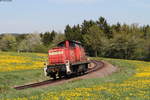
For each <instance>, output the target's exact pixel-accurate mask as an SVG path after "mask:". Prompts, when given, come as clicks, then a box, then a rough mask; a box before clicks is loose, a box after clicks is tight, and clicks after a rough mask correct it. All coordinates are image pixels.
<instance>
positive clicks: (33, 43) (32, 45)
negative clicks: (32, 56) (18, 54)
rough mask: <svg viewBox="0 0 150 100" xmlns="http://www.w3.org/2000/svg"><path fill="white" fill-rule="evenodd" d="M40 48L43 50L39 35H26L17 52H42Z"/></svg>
mask: <svg viewBox="0 0 150 100" xmlns="http://www.w3.org/2000/svg"><path fill="white" fill-rule="evenodd" d="M42 48H43V49H44V47H43V44H42V42H41V37H40V34H29V35H27V36H26V38H25V39H24V40H23V41H22V42H21V43H20V44H19V46H18V50H19V51H26V52H37V51H40V50H42ZM39 49H40V50H39Z"/></svg>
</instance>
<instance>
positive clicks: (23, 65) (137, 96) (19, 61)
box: [0, 52, 150, 100]
mask: <svg viewBox="0 0 150 100" xmlns="http://www.w3.org/2000/svg"><path fill="white" fill-rule="evenodd" d="M46 57H47V55H46V54H36V53H14V52H8V53H7V52H0V100H72V99H73V100H150V62H144V61H135V60H121V59H108V58H91V59H96V60H102V59H103V60H106V61H108V62H110V63H112V64H113V65H116V66H118V67H119V69H120V70H119V71H118V72H116V73H113V74H112V75H110V76H107V77H105V78H95V79H85V80H76V81H73V82H70V83H67V84H62V85H58V86H51V87H40V88H30V89H26V90H22V91H17V90H15V89H13V88H12V87H13V86H14V85H21V84H25V83H32V82H38V81H42V80H47V79H49V78H47V77H45V76H44V74H43V69H42V67H43V64H44V62H45V59H46Z"/></svg>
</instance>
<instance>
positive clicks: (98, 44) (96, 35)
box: [83, 25, 104, 57]
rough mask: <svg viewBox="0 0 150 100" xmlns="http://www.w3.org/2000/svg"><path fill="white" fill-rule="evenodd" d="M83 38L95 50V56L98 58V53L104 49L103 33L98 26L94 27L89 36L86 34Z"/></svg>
mask: <svg viewBox="0 0 150 100" xmlns="http://www.w3.org/2000/svg"><path fill="white" fill-rule="evenodd" d="M83 38H84V41H85V43H86V44H87V45H89V46H91V47H92V48H93V50H94V52H95V56H96V57H97V56H98V51H101V50H102V47H103V38H104V34H103V31H102V30H100V28H99V27H98V26H96V25H95V26H92V27H91V28H90V29H89V32H88V34H85V35H84V37H83Z"/></svg>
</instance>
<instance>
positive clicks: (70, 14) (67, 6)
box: [0, 0, 150, 33]
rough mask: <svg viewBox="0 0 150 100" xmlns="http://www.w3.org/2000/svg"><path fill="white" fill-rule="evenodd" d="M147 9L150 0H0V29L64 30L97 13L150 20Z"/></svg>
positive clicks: (120, 19) (113, 20) (123, 20)
mask: <svg viewBox="0 0 150 100" xmlns="http://www.w3.org/2000/svg"><path fill="white" fill-rule="evenodd" d="M149 9H150V1H149V0H12V2H0V33H10V32H13V33H24V32H45V31H51V30H53V29H54V30H56V31H58V32H59V31H61V32H63V30H64V28H65V26H66V25H67V24H70V25H74V24H81V23H82V22H83V20H84V19H86V20H90V19H92V20H97V19H98V18H99V17H100V16H103V17H105V18H106V19H107V20H108V23H110V24H115V23H117V22H121V23H127V24H132V23H138V24H140V25H143V24H150V13H149V12H148V11H149Z"/></svg>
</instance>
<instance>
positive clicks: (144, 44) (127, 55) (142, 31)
mask: <svg viewBox="0 0 150 100" xmlns="http://www.w3.org/2000/svg"><path fill="white" fill-rule="evenodd" d="M63 40H75V41H80V42H81V43H82V45H83V46H84V48H85V49H86V52H87V55H88V56H96V57H108V58H119V59H136V60H145V61H150V26H149V25H138V24H130V25H128V24H125V23H124V24H121V23H119V22H118V23H116V24H109V23H108V22H107V20H106V19H105V18H104V17H99V19H97V20H96V21H94V20H84V21H83V22H82V24H81V25H80V24H78V25H73V26H71V25H66V27H65V29H64V32H63V33H60V32H56V31H55V30H53V31H50V32H43V33H24V34H11V33H5V34H0V51H5V52H7V51H13V52H14V51H15V52H44V53H47V51H48V49H50V48H53V47H55V46H56V44H57V43H59V42H60V41H63Z"/></svg>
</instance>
